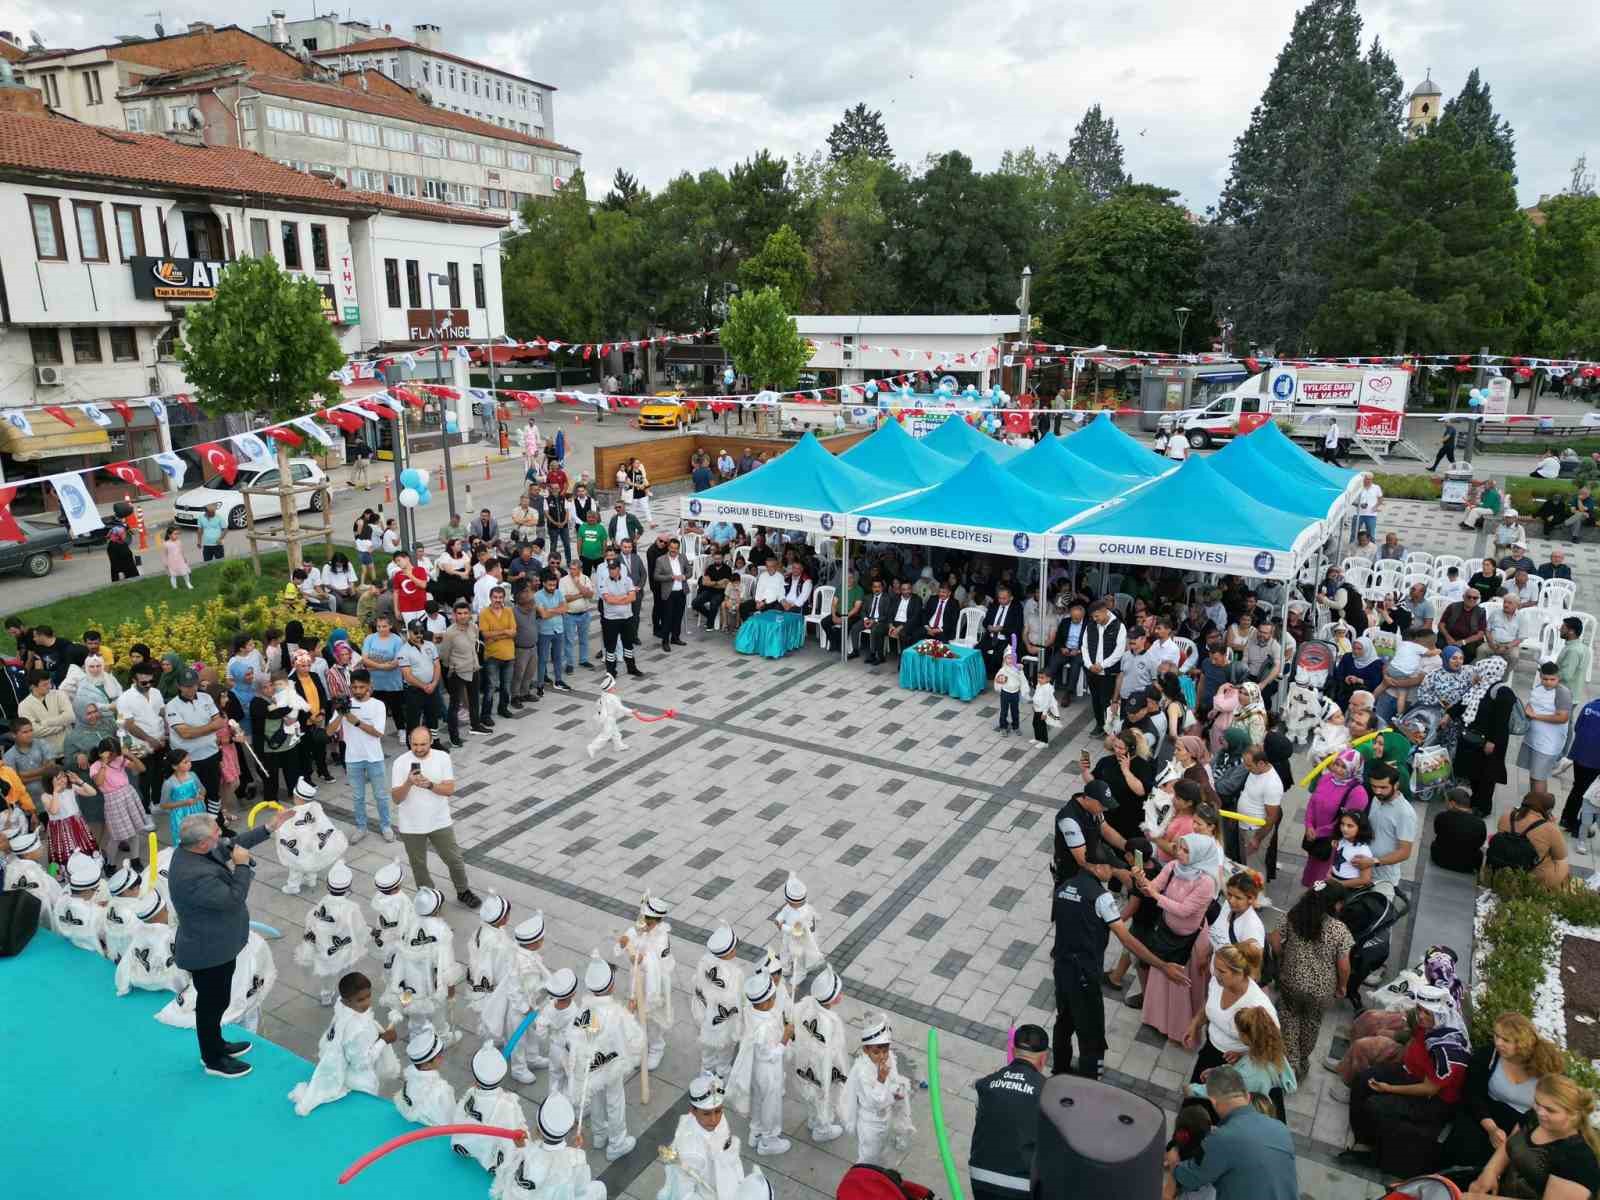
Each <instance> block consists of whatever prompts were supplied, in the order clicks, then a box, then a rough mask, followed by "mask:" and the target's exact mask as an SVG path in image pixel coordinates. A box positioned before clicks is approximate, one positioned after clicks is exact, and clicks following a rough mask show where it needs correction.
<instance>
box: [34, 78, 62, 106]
mask: <svg viewBox="0 0 1600 1200" xmlns="http://www.w3.org/2000/svg"><path fill="white" fill-rule="evenodd" d="M39 90H40V91H41V92H43V93H44V102H45V105H46V106H47V107H49V108H60V107H61V85H60V84H58V83H57V82H56V77H55V74H54V73H51V74H49V75H41V76H39Z"/></svg>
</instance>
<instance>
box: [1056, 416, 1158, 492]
mask: <svg viewBox="0 0 1600 1200" xmlns="http://www.w3.org/2000/svg"><path fill="white" fill-rule="evenodd" d="M1061 444H1062V447H1063V448H1064V449H1066V450H1067V451H1068V452H1069V453H1071V454H1074V455H1076V456H1077V457H1079V458H1081V459H1083V460H1084V461H1085V462H1087V463H1091V464H1093V465H1094V466H1096V467H1099V468H1100V470H1102V471H1109V472H1111V474H1113V475H1123V476H1126V477H1128V478H1130V479H1154V478H1155V477H1156V476H1158V475H1165V474H1166V473H1167V472H1168V471H1170V470H1172V464H1171V463H1169V462H1168V461H1167V460H1166V459H1164V458H1162V457H1161V456H1160V455H1159V454H1157V453H1155V452H1154V451H1152V450H1147V449H1146V448H1145V447H1143V446H1141V445H1140V444H1139V443H1138V442H1136V441H1134V439H1133V438H1131V437H1129V436H1128V435H1127V434H1125V433H1123V432H1122V430H1120V429H1118V428H1117V426H1116V423H1115V422H1114V421H1112V419H1111V414H1110V413H1101V414H1100V415H1099V416H1098V417H1096V418H1095V419H1094V420H1092V421H1090V422H1089V423H1088V424H1087V425H1085V426H1084V427H1083V428H1082V429H1080V430H1078V432H1077V433H1074V434H1073V435H1071V436H1070V437H1067V438H1063V439H1062V443H1061Z"/></svg>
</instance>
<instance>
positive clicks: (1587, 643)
mask: <svg viewBox="0 0 1600 1200" xmlns="http://www.w3.org/2000/svg"><path fill="white" fill-rule="evenodd" d="M1560 617H1561V618H1565V617H1577V618H1578V620H1580V621H1582V622H1583V632H1582V633H1580V634H1579V635H1578V641H1579V642H1581V643H1582V644H1583V649H1584V651H1585V653H1584V656H1583V681H1584V682H1585V683H1588V682H1589V676H1590V675H1592V674H1594V638H1595V630H1596V625H1597V622H1596V620H1595V617H1594V614H1593V613H1586V612H1567V613H1562V614H1560ZM1555 624H1556V625H1557V626H1558V627H1559V626H1560V624H1561V619H1560V618H1558V619H1557V620H1556V621H1555Z"/></svg>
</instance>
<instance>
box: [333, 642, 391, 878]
mask: <svg viewBox="0 0 1600 1200" xmlns="http://www.w3.org/2000/svg"><path fill="white" fill-rule="evenodd" d="M386 713H387V710H386V709H385V708H384V706H383V701H382V700H379V699H378V698H377V697H376V696H374V695H373V694H372V674H371V672H369V671H368V670H367V669H366V668H365V667H357V668H356V669H355V670H354V671H351V672H350V694H349V695H348V696H338V697H335V698H334V700H333V719H332V720H331V721H329V722H328V736H329V737H338V738H342V739H343V740H344V771H345V775H346V776H347V777H348V778H349V780H350V807H351V808H352V809H353V810H354V811H355V822H356V831H355V832H354V833H353V834H351V835H350V844H351V845H352V846H353V845H355V844H356V843H357V842H359V841H360V840H361V839H362V838H364V837H366V836H367V788H368V787H369V786H370V787H371V789H372V802H373V804H375V805H376V806H377V809H378V831H379V832H380V833H381V834H382V835H383V840H384V841H386V842H392V841H394V829H393V828H392V827H391V826H390V824H389V795H388V789H387V788H386V787H385V786H384V785H385V783H386V778H385V775H384V764H383V721H384V717H385V715H386Z"/></svg>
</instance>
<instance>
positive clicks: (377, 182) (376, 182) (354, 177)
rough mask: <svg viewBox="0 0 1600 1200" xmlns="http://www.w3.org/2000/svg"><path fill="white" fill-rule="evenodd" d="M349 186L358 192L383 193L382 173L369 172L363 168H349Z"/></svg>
mask: <svg viewBox="0 0 1600 1200" xmlns="http://www.w3.org/2000/svg"><path fill="white" fill-rule="evenodd" d="M350 186H351V187H353V188H355V189H356V190H357V191H358V192H381V191H383V172H382V171H369V170H367V169H366V168H365V167H351V168H350Z"/></svg>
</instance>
